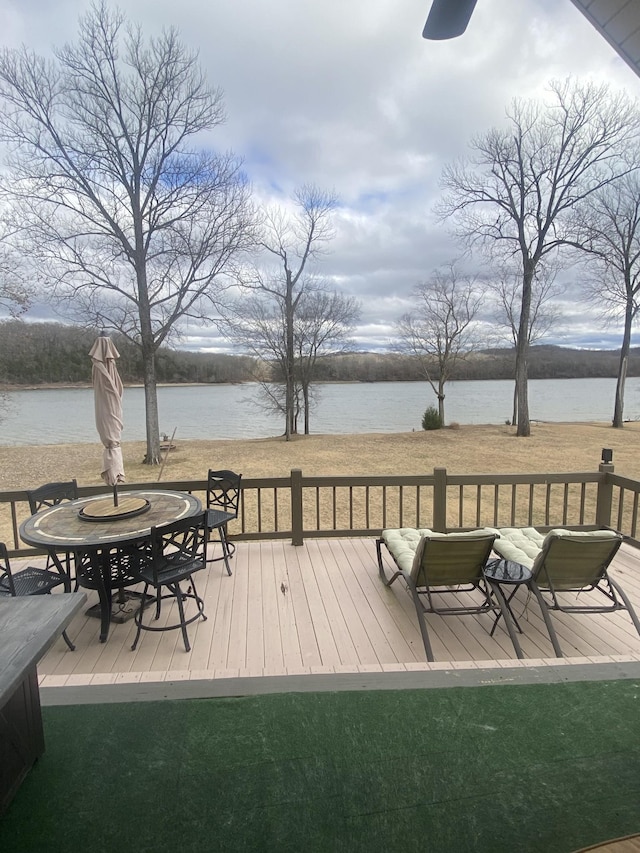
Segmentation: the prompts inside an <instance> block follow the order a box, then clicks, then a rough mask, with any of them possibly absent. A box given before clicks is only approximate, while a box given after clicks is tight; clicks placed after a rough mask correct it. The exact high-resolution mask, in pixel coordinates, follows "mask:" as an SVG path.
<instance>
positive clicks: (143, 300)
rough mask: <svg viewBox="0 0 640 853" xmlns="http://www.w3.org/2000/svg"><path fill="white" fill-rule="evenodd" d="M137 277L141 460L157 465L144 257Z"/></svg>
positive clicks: (155, 406)
mask: <svg viewBox="0 0 640 853" xmlns="http://www.w3.org/2000/svg"><path fill="white" fill-rule="evenodd" d="M136 278H137V284H138V313H139V317H140V343H141V350H142V373H143V377H144V401H145V423H146V428H147V452H146V454H145V457H144V459H143V460H142V461H143V463H144V464H145V465H159V464H160V462H161V461H162V460H161V454H160V426H159V423H158V389H157V387H156V346H155V341H154V339H153V328H152V326H151V309H150V307H149V293H148V289H147V269H146V265H145V262H144V261H141V262H140V263H139V264H138V268H137V270H136Z"/></svg>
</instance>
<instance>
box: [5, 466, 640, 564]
mask: <svg viewBox="0 0 640 853" xmlns="http://www.w3.org/2000/svg"><path fill="white" fill-rule="evenodd" d="M206 487H207V483H206V480H174V481H172V482H166V483H137V484H128V485H127V486H124V487H122V490H123V491H125V490H131V489H137V488H138V489H139V488H144V489H166V488H169V489H179V490H181V491H185V492H190V493H192V494H196V495H197V496H199V497H200V498H201V499H202V500H203V502H204V499H205V495H206ZM78 491H79V494H80V495H81V496H89V495H94V494H99V493H101V492H104V486H85V487H80V488H79V489H78ZM639 496H640V481H637V480H632V479H629V478H626V477H621V476H619V475H617V474H615V473H614V469H613V465H611V464H604V463H602V464H600V466H599V469H598V471H596V472H594V473H578V474H576V473H568V474H448V473H447V471H446V469H445V468H436V469H434V471H433V473H432V474H416V475H413V476H406V475H400V476H386V475H373V476H360V477H353V476H341V477H337V476H329V477H319V476H311V477H306V476H304V474H303V473H302V471H300V470H299V469H294V470H292V471H291V473H290V475H289V476H288V477H264V478H248V477H247V478H243V480H242V500H241V503H240V513H239V517H238V520H237V521H236V522H233V523H232V524H231V525H230V528H229V534H230V535H231V537H232V538H234V539H238V540H254V539H290V540H291V541H292V543H293V544H294V545H301V544H302V543H303V542H304V540H305V538H319V537H323V538H324V537H333V536H377V535H378V534H379V533H380V531H381V530H382V529H383V528H385V527H429V528H431V529H432V530H439V531H443V532H444V531H447V530H453V529H470V528H474V527H485V526H489V527H538V528H540V529H543V530H544V529H549V528H551V527H560V526H562V527H569V528H573V529H576V528H586V529H593V528H599V527H614V528H616V529H617V530H619V531H620V532H621V533H623V534H624V535H625V536H626V537H627V539H628V540H629V541H631V542H632V543H633V544H637V545H640V542H637V541H636V534H637V528H638V504H639ZM28 514H29V506H28V503H27V497H26V494H25V492H24V491H7V492H0V535H1V536H2V538H4V540H5V541H6V542H7V545H8V547H9V549H10V553H11V554H13V555H17V554H27V553H30V552H32V549H29V548H26V547H25V546H24V545H23V544H22V543H21V542H20V537H19V525H20V522H21V521H22V520H23V519H24V518H26V517H27V516H28Z"/></svg>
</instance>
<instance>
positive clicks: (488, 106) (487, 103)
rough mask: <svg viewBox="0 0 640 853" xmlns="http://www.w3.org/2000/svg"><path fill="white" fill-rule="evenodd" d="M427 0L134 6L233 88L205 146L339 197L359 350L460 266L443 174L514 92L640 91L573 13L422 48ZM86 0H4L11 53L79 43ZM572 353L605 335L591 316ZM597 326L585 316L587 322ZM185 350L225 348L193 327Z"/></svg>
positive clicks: (331, 260) (477, 20)
mask: <svg viewBox="0 0 640 853" xmlns="http://www.w3.org/2000/svg"><path fill="white" fill-rule="evenodd" d="M429 5H430V4H429V0H402V2H398V0H323V1H322V2H296V1H295V0H270V2H268V3H267V2H264V0H242V2H235V3H234V2H228V0H212V2H210V3H203V2H202V0H181V2H180V3H179V4H176V3H175V2H173V0H172V2H169V0H128V2H127V3H126V4H124V3H122V7H123V8H126V13H127V16H128V18H129V20H130V21H132V22H134V23H140V24H141V25H142V27H143V30H144V31H145V33H146V34H148V35H154V34H157V33H159V32H160V30H161V29H162V28H163V27H168V26H175V27H177V28H178V29H179V31H180V33H181V36H182V38H183V40H184V41H185V42H186V43H187V44H188V45H189V46H191V47H192V48H193V49H195V50H198V51H199V53H200V58H201V61H202V65H203V67H204V69H205V70H206V72H207V74H208V76H209V78H210V80H211V82H212V83H213V84H214V85H217V86H220V87H221V88H222V90H223V91H224V95H225V103H226V110H227V115H228V119H227V122H226V123H225V125H224V126H223V127H221V128H218V129H216V130H215V132H213V133H212V134H211V135H210V136H207V137H206V138H204V139H203V143H204V144H207V145H211V146H212V147H216V148H218V149H232V150H234V151H235V152H236V154H238V155H240V156H242V157H243V158H244V160H245V168H246V171H247V173H248V175H249V177H250V179H251V181H252V183H253V185H254V187H255V191H256V195H257V197H258V198H269V199H272V200H276V201H281V202H283V201H284V200H286V199H287V198H288V196H289V195H290V193H291V192H292V191H293V190H294V189H295V187H297V186H299V185H300V184H302V183H308V182H314V183H316V184H318V185H320V186H322V187H324V188H326V189H329V190H334V191H335V192H336V193H337V194H338V195H339V197H340V200H341V206H340V208H339V210H338V212H337V215H336V238H335V240H334V241H333V243H332V245H331V252H330V254H328V255H327V256H326V257H325V258H324V260H323V264H322V267H321V270H320V271H321V272H322V274H323V275H325V276H327V277H328V278H329V280H330V281H332V282H333V283H334V284H335V286H336V287H338V288H339V289H340V290H341V291H343V292H345V293H350V294H353V295H354V296H356V297H357V298H358V299H359V300H361V302H362V306H363V312H362V323H361V325H360V327H359V328H358V330H357V333H356V337H357V340H358V344H359V346H361V347H362V348H378V347H384V346H386V343H387V341H388V337H389V329H390V328H391V326H392V324H393V321H394V320H395V319H397V316H399V314H401V313H402V312H403V311H405V310H407V306H408V302H407V300H408V297H409V292H410V289H411V287H412V286H413V285H414V284H415V283H416V282H417V281H420V280H424V279H426V278H427V277H428V276H429V274H430V272H431V271H432V270H433V269H434V268H435V267H438V266H441V265H442V264H444V263H446V262H447V261H449V260H451V259H453V258H454V257H456V256H457V255H458V254H459V253H460V250H459V248H457V247H456V246H455V245H454V244H453V242H452V239H451V237H450V236H449V234H448V233H447V230H446V228H444V227H443V226H442V225H440V224H438V223H436V222H435V220H434V217H433V214H432V208H433V203H434V201H435V199H436V198H437V196H438V193H439V179H440V174H441V171H442V168H443V165H444V164H445V163H446V162H447V161H449V160H451V159H453V158H455V157H458V156H462V155H464V153H465V151H466V150H467V145H468V142H469V140H470V138H471V137H472V136H473V135H474V134H477V133H481V132H483V131H485V130H487V129H488V128H489V127H491V126H493V125H496V124H500V123H501V122H502V121H503V119H504V113H505V108H506V107H507V105H508V104H509V102H510V101H511V100H512V99H513V98H515V97H530V96H537V95H539V94H541V93H542V92H543V91H544V87H545V85H546V84H547V82H548V81H549V80H550V79H551V78H564V77H566V76H567V75H569V74H573V75H575V76H577V77H592V78H593V79H596V80H607V81H610V82H611V83H612V84H613V85H615V86H624V87H626V88H627V89H628V90H629V92H630V93H631V94H632V95H637V94H638V84H639V83H640V81H639V80H638V78H637V77H635V75H634V74H633V73H632V71H631V70H630V69H629V68H628V67H627V66H626V65H625V64H624V63H623V62H622V60H620V59H619V58H618V57H617V56H616V54H615V53H614V51H613V49H612V48H611V47H610V46H609V45H608V44H607V43H606V42H605V41H604V40H603V39H602V38H601V37H600V36H599V34H598V33H597V32H596V31H595V30H594V28H593V27H592V26H591V25H590V24H589V22H588V21H587V20H586V19H585V18H584V16H583V15H581V14H580V12H579V11H578V10H577V9H576V8H575V7H574V6H573V5H572V4H571V3H569V2H563V3H558V2H557V0H528V2H526V3H515V2H513V0H481V2H479V3H478V5H477V7H476V11H475V13H474V15H473V18H472V21H471V23H470V25H469V28H468V29H467V32H466V33H465V34H464V35H463V36H462V37H461V38H459V39H456V40H453V41H449V42H429V41H425V40H424V39H422V38H421V32H422V27H423V25H424V21H425V19H426V15H427V13H428V9H429ZM88 8H89V6H88V4H87V3H84V2H80V0H58V1H57V2H56V3H50V2H45V0H20V2H19V3H18V2H17V0H0V30H1V31H2V33H3V36H2V39H3V43H4V44H5V45H6V46H9V47H13V46H16V45H18V44H19V43H21V42H25V43H27V44H29V45H30V46H33V47H34V48H35V49H36V50H37V51H39V52H45V51H47V50H48V49H49V47H50V45H51V44H54V43H55V44H58V45H60V44H62V43H64V42H65V41H73V40H74V39H75V37H76V32H77V18H78V15H79V14H80V13H81V12H83V11H86V10H87V9H88ZM581 316H582V320H583V322H582V323H577V322H574V320H573V319H572V318H571V317H570V316H567V319H566V322H565V323H564V333H563V342H565V343H567V344H579V343H580V342H582V341H587V340H588V341H593V340H602V341H610V342H611V345H612V346H615V345H617V340H616V337H615V333H614V331H611V334H610V335H609V334H608V335H606V336H605V335H602V334H600V333H599V331H598V324H597V322H596V321H595V320H592V319H590V315H589V313H588V309H582V310H581ZM585 317H586V319H585ZM186 345H187V346H190V347H193V348H204V349H206V348H209V347H211V346H214V347H218V346H224V343H223V342H221V341H220V340H219V336H218V332H217V331H216V330H213V329H212V330H209V331H208V332H206V333H205V332H202V331H200V330H198V331H197V332H195V331H193V330H191V329H189V330H188V336H187V339H186Z"/></svg>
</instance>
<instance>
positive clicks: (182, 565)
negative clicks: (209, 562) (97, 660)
mask: <svg viewBox="0 0 640 853" xmlns="http://www.w3.org/2000/svg"><path fill="white" fill-rule="evenodd" d="M206 547H207V528H206V513H205V512H202V513H199V514H198V515H194V516H191V517H190V518H181V519H180V520H179V521H173V522H171V523H170V524H164V525H162V527H152V528H151V559H150V560H149V561H148V562H147V563H146V564H145V565H144V566H143V568H142V569H141V570H140V573H139V580H141V581H144V591H143V593H142V600H141V602H140V607H139V609H138V610H137V612H136V614H135V617H134V618H135V622H136V625H137V626H138V630H137V632H136V636H135V639H134V641H133V645H132V646H131V649H132V651H133V650H135V648H136V646H137V645H138V640H139V639H140V634H141V632H142V631H172V630H175V629H177V628H180V629H181V630H182V639H183V640H184V647H185V651H187V652H188V651H190V650H191V646H190V644H189V637H188V634H187V625H190V624H191V623H192V622H195V620H196V619H203V620H205V621H206V618H207V617H206V616H205V613H204V601H203V599H202V598H201V597H200V596H199V595H198V593H197V590H196V586H195V582H194V580H193V575H194V574H195V573H196V572H199V571H201V570H202V569H204V568H205V567H206ZM182 583H187V584H188V588H187V590H186V591H185V590H184V589H183V588H182V587H181V584H182ZM150 588H152V589H153V590H154V591H155V598H154V596H151V597H150V599H149V602H151V603H152V602H153V601H154V600H155V605H156V606H155V619H159V618H160V611H161V606H162V602H163V601H164V600H165V599H175V601H176V603H177V605H178V612H179V616H180V619H179V621H178V622H177V623H172V624H170V625H157V626H156V625H150V624H149V623H145V622H144V615H145V610H146V605H147V603H148V599H147V593H148V592H149V589H150ZM187 600H191V601H194V602H195V605H196V613H195V614H194V615H193V616H189V617H188V618H187V616H186V614H185V609H184V604H185V601H187Z"/></svg>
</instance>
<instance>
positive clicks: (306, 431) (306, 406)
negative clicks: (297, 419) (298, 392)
mask: <svg viewBox="0 0 640 853" xmlns="http://www.w3.org/2000/svg"><path fill="white" fill-rule="evenodd" d="M302 399H303V404H304V434H305V435H309V420H310V418H309V383H308V382H306V381H305V382H303V384H302Z"/></svg>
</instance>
